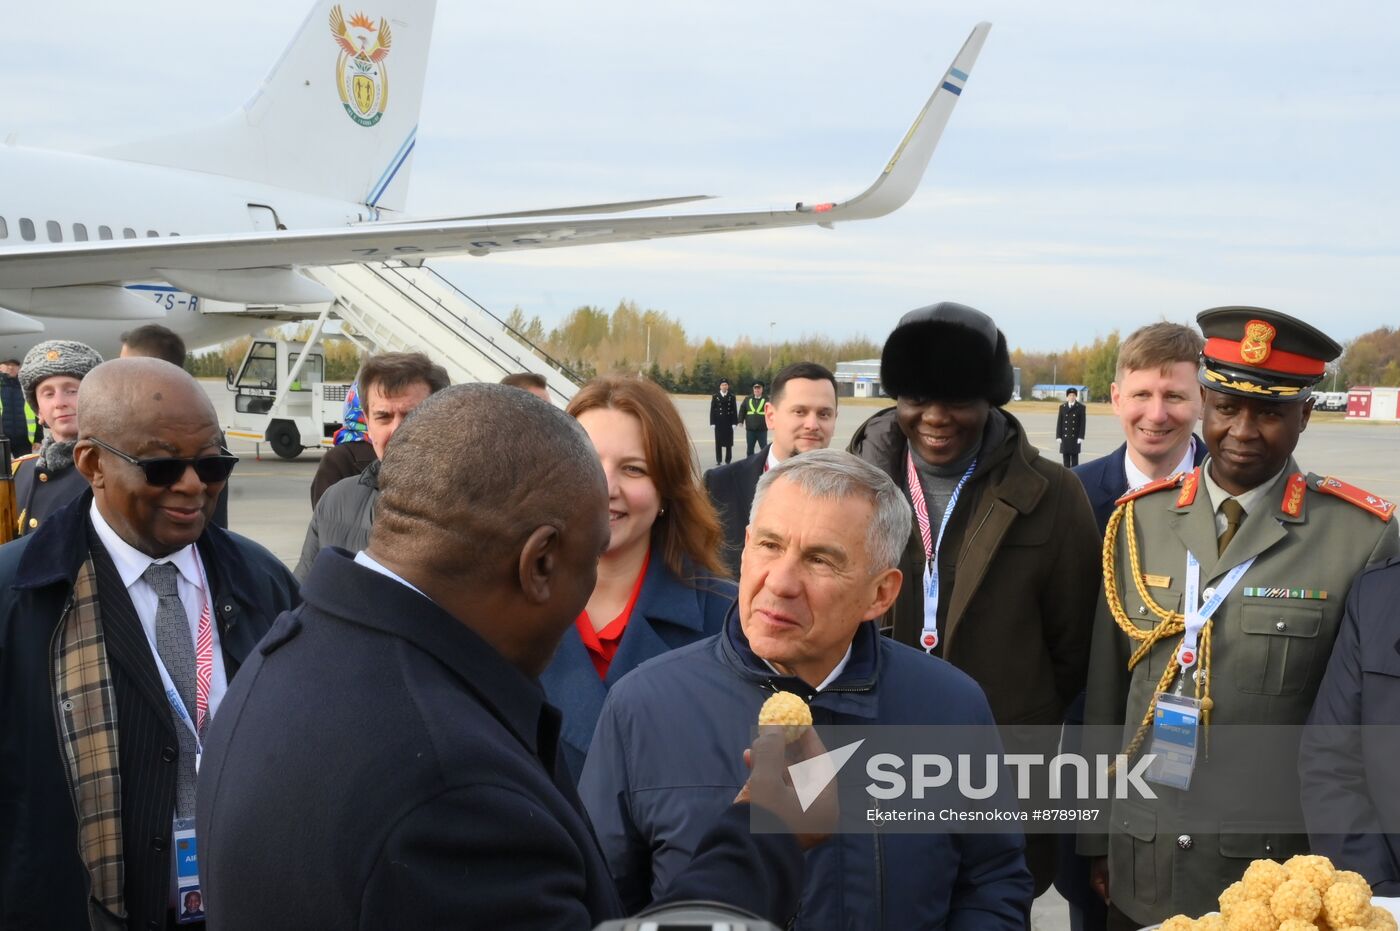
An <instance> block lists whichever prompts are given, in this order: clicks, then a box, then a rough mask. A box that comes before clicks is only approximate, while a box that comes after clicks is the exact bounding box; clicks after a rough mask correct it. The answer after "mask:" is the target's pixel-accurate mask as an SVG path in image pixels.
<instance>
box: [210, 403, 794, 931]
mask: <svg viewBox="0 0 1400 931" xmlns="http://www.w3.org/2000/svg"><path fill="white" fill-rule="evenodd" d="M463 431H465V434H464V433H463ZM522 489H528V490H529V491H528V493H524V492H523V491H522ZM483 501H489V502H493V506H492V507H482V506H481V504H480V502H483ZM378 508H379V510H378V514H377V519H376V521H375V524H374V529H373V531H372V533H371V536H370V542H369V546H368V548H367V549H366V550H364V551H363V552H361V553H359V554H358V555H356V556H355V557H353V558H352V557H351V556H350V555H349V554H347V553H345V552H344V551H341V550H334V549H329V550H325V551H323V552H322V553H321V555H320V557H319V558H318V559H317V561H316V563H315V565H314V566H313V567H312V570H311V573H310V575H309V576H308V577H307V579H306V584H305V586H304V588H303V593H304V597H305V598H306V604H305V605H304V606H303V607H302V608H301V610H299V611H296V612H294V613H291V614H285V615H283V616H282V617H281V618H279V619H278V621H277V623H276V625H275V626H274V627H273V630H272V632H271V633H270V634H269V635H268V636H267V638H266V639H265V640H264V641H263V643H262V645H261V647H260V649H259V652H258V655H257V656H256V657H254V658H253V659H252V660H251V661H250V662H249V664H248V666H247V667H246V668H245V670H244V674H243V675H242V676H241V677H240V679H239V682H238V683H237V685H236V687H235V688H234V689H233V690H231V691H230V693H229V697H228V706H229V707H228V709H227V710H226V711H225V713H224V714H222V715H220V717H219V720H218V722H217V724H216V726H215V728H214V730H213V733H211V734H210V736H209V740H208V744H207V751H206V753H205V759H204V765H203V768H202V769H201V771H200V794H199V824H200V828H201V831H203V832H204V836H203V850H202V851H201V863H200V870H201V875H202V877H203V878H204V882H205V886H206V891H205V897H206V899H207V900H208V901H209V902H210V903H211V904H210V906H209V909H208V913H209V916H210V922H211V926H212V927H214V928H236V929H241V928H257V927H335V928H346V927H403V928H429V927H462V926H466V925H470V926H473V927H483V928H507V927H508V928H580V929H583V928H591V927H593V926H594V925H596V924H597V923H599V922H601V921H604V920H607V919H611V918H617V917H621V906H620V904H619V899H618V896H617V892H616V890H615V888H614V887H613V884H612V881H611V879H610V878H609V876H608V871H607V864H606V863H605V862H604V860H603V856H602V854H601V852H600V851H599V849H598V846H597V842H596V840H595V839H594V836H593V831H592V828H591V826H590V825H589V822H588V819H587V816H586V815H585V814H584V812H583V810H582V806H581V803H580V802H579V800H578V796H577V794H576V793H575V792H574V790H573V786H572V783H571V782H570V780H569V778H568V776H567V774H566V773H565V772H564V768H563V767H562V766H561V765H560V754H559V732H560V716H559V713H558V712H557V711H556V710H554V709H553V708H551V707H550V706H549V705H548V704H546V702H545V698H544V692H543V690H542V689H541V687H540V685H539V682H538V678H537V677H538V676H539V674H540V672H541V671H542V670H543V669H544V668H545V666H546V665H548V663H549V661H550V658H551V656H552V655H553V653H554V651H555V648H556V646H557V645H558V643H559V639H560V637H561V636H562V635H563V633H564V631H565V629H567V628H568V627H569V626H570V625H571V624H573V622H574V619H575V618H576V617H577V615H578V613H579V611H580V610H582V608H583V606H584V605H585V604H586V603H587V600H588V596H589V593H590V592H591V590H592V588H593V584H594V581H595V577H596V570H597V560H598V556H599V554H601V553H602V552H603V550H604V549H605V548H606V547H607V544H608V538H609V531H608V519H607V513H608V512H607V491H606V482H605V480H604V477H603V472H602V468H601V466H600V464H599V463H598V459H597V455H596V453H595V452H594V451H593V449H592V446H591V445H590V443H589V442H588V437H587V436H586V435H585V434H584V433H583V431H582V429H581V428H579V427H578V425H577V422H576V421H574V420H572V419H571V418H569V417H568V416H567V415H565V414H564V413H563V412H562V411H559V410H557V409H555V408H553V407H551V406H550V405H548V404H546V403H544V402H542V401H540V400H538V399H536V398H534V397H532V396H531V395H529V394H527V393H526V392H523V391H520V390H517V389H515V388H510V387H506V386H501V385H485V384H471V385H460V386H457V387H455V388H449V389H447V390H445V391H442V392H439V393H438V394H436V395H434V396H433V397H432V398H430V399H428V400H427V401H425V402H424V403H423V404H421V405H420V406H419V407H418V409H417V410H416V411H415V412H414V414H413V416H412V417H411V418H409V419H408V420H407V421H406V422H405V423H404V425H403V427H402V428H401V429H400V430H399V431H398V432H397V433H396V435H395V437H394V440H393V442H392V443H390V444H389V446H388V448H387V454H386V456H385V457H384V459H383V466H382V468H381V471H380V498H379V505H378ZM775 742H776V743H775ZM781 743H782V738H781V737H780V736H777V735H768V736H767V737H766V738H763V739H760V741H759V742H758V743H757V744H756V745H755V748H754V755H755V757H756V758H760V759H757V760H756V762H755V769H754V777H753V779H752V780H751V787H752V790H753V795H752V797H753V798H754V799H755V802H756V804H761V805H762V808H763V810H765V811H773V812H777V813H778V814H779V815H780V816H782V815H784V814H785V815H787V816H789V817H792V816H794V813H795V812H796V811H797V808H798V806H797V802H796V799H795V796H793V794H792V792H791V790H790V787H789V788H785V789H784V788H778V787H779V786H782V764H781V758H782V753H783V750H782V746H781ZM807 749H808V751H811V750H812V749H813V748H812V747H811V745H810V742H809V745H808V747H807ZM741 797H743V796H741ZM328 799H333V800H335V802H334V803H331V802H328V801H327V800H328ZM788 806H790V807H788ZM749 813H750V806H749V805H748V804H735V805H733V806H731V807H730V808H729V809H728V810H727V811H726V812H725V814H724V815H723V816H722V817H721V818H720V819H719V820H718V821H717V822H716V827H715V829H714V830H713V831H712V832H711V833H710V834H709V835H708V836H707V838H706V840H705V841H704V842H703V843H702V844H701V845H700V847H699V849H698V850H697V852H696V855H695V858H694V860H693V861H692V864H691V867H690V868H689V869H688V870H687V871H686V872H685V873H683V874H682V875H681V876H680V877H679V878H678V880H677V882H676V883H675V884H674V885H673V886H672V887H671V888H670V889H669V890H668V895H669V896H670V897H672V898H676V899H710V900H721V901H724V902H727V903H729V904H731V905H735V906H739V907H742V908H747V909H750V910H752V911H755V912H758V913H760V914H762V915H765V916H766V917H768V918H770V919H772V920H774V921H776V922H777V923H779V924H782V923H785V922H786V921H787V919H789V918H790V917H791V916H792V915H793V914H794V912H795V909H796V906H797V899H798V895H799V894H800V887H801V873H802V867H801V855H800V852H799V845H798V843H796V842H794V839H793V837H792V836H790V835H787V834H754V833H750V831H749V827H748V823H747V822H748V818H749ZM759 813H760V811H759V810H758V809H757V808H755V809H754V814H755V815H757V814H759ZM308 889H310V890H315V891H316V894H315V895H307V890H308Z"/></svg>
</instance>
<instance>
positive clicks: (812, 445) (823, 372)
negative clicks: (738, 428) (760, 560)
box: [705, 362, 836, 578]
mask: <svg viewBox="0 0 1400 931" xmlns="http://www.w3.org/2000/svg"><path fill="white" fill-rule="evenodd" d="M766 417H767V421H768V429H769V430H771V431H772V433H773V442H772V443H771V444H770V445H769V446H768V447H767V448H766V449H760V450H759V451H758V452H756V453H754V454H753V455H751V456H749V457H748V458H747V459H741V460H739V461H738V462H735V463H731V464H729V465H723V466H717V467H716V468H713V469H711V470H710V471H708V472H706V473H705V490H706V491H708V492H709V493H710V503H711V504H713V505H714V506H715V510H716V511H717V512H718V513H719V519H720V523H721V524H722V525H723V529H724V552H723V553H722V554H721V555H722V556H723V558H724V564H725V565H726V566H728V567H729V571H730V573H732V574H733V575H734V577H735V578H738V576H739V560H740V558H741V557H742V556H743V552H744V530H745V528H747V527H748V525H749V508H750V507H751V506H752V505H753V492H754V489H755V488H756V487H758V480H759V478H760V477H762V475H763V473H764V472H767V471H768V470H769V469H771V468H772V467H773V466H776V465H777V464H778V463H780V462H782V461H783V460H784V459H786V458H788V457H789V456H795V455H797V454H798V453H803V452H807V451H808V450H811V449H826V448H827V447H828V446H830V445H831V436H832V434H833V433H835V432H836V376H834V375H832V374H831V372H830V370H828V369H827V367H826V366H824V365H818V364H817V363H815V362H794V363H793V364H792V365H789V366H787V367H786V368H784V369H783V370H782V371H781V372H779V373H778V377H777V378H775V379H773V394H772V397H770V398H769V399H768V410H767V414H766Z"/></svg>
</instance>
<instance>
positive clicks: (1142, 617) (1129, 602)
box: [1123, 585, 1181, 682]
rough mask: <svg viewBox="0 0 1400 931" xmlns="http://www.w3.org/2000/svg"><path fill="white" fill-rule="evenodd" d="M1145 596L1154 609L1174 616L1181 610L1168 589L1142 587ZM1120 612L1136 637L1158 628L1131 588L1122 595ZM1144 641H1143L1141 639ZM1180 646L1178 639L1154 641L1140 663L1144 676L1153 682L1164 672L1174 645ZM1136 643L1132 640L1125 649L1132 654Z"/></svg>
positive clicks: (1174, 593)
mask: <svg viewBox="0 0 1400 931" xmlns="http://www.w3.org/2000/svg"><path fill="white" fill-rule="evenodd" d="M1144 587H1145V588H1146V591H1147V594H1148V596H1149V597H1150V598H1151V599H1152V601H1153V603H1154V604H1155V605H1156V606H1157V608H1158V609H1160V610H1162V611H1165V612H1167V613H1171V614H1174V613H1176V612H1178V611H1180V610H1181V592H1179V591H1175V590H1173V589H1170V588H1155V587H1153V586H1150V585H1148V586H1144ZM1123 611H1124V613H1126V614H1127V616H1128V620H1130V621H1131V622H1132V624H1133V626H1134V627H1135V628H1137V630H1138V633H1139V634H1140V635H1145V634H1149V633H1151V632H1152V630H1153V629H1155V628H1156V627H1157V625H1158V624H1161V623H1162V619H1161V618H1159V617H1158V616H1157V615H1156V614H1155V613H1154V612H1153V610H1152V608H1151V606H1149V605H1148V604H1147V601H1146V600H1145V599H1144V598H1143V597H1142V594H1141V592H1139V591H1138V589H1137V588H1136V587H1135V586H1133V587H1130V588H1129V589H1128V590H1127V591H1126V592H1125V593H1124V594H1123ZM1144 639H1145V637H1144ZM1180 642H1181V635H1180V634H1178V635H1177V636H1175V637H1167V638H1166V639H1163V640H1159V641H1157V643H1156V644H1154V645H1153V647H1152V652H1151V653H1149V654H1148V655H1147V658H1146V659H1145V660H1144V662H1145V663H1146V664H1147V673H1148V675H1149V676H1152V677H1153V681H1154V682H1155V681H1156V680H1157V678H1159V677H1160V676H1161V675H1162V673H1163V672H1164V671H1165V670H1166V668H1167V663H1168V662H1169V661H1170V660H1171V657H1172V654H1173V653H1175V652H1176V647H1177V644H1178V643H1180ZM1140 643H1141V641H1140V640H1136V639H1135V640H1134V641H1133V642H1132V643H1131V644H1130V645H1129V646H1130V649H1133V650H1136V649H1137V647H1138V645H1139V644H1140Z"/></svg>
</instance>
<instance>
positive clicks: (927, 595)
mask: <svg viewBox="0 0 1400 931" xmlns="http://www.w3.org/2000/svg"><path fill="white" fill-rule="evenodd" d="M904 459H905V466H906V471H907V473H908V481H909V500H910V501H912V502H913V503H914V517H915V518H916V519H917V520H918V522H919V536H920V537H921V538H922V539H923V541H924V629H923V632H922V633H921V634H920V635H919V645H920V646H922V647H923V648H924V650H925V651H926V652H929V653H932V652H933V651H934V650H936V649H937V648H938V550H939V548H940V547H942V545H943V533H944V531H946V530H947V529H948V519H949V518H950V517H952V516H953V509H954V508H955V507H957V506H958V496H959V495H961V494H962V490H963V486H964V485H966V484H967V480H968V479H970V478H972V472H973V470H974V469H976V468H977V460H976V459H973V460H972V464H971V465H970V466H968V467H967V471H966V472H964V473H963V476H962V478H960V479H958V484H957V486H956V487H954V488H953V495H952V497H950V498H949V499H948V506H947V507H946V508H944V509H943V520H942V521H940V522H939V524H938V538H937V539H936V540H935V539H934V536H933V522H932V521H930V520H929V516H928V502H927V501H926V500H925V499H924V486H923V483H921V482H920V481H919V473H918V470H917V469H915V468H914V454H913V453H912V452H906V453H905V454H904Z"/></svg>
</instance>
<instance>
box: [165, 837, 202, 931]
mask: <svg viewBox="0 0 1400 931" xmlns="http://www.w3.org/2000/svg"><path fill="white" fill-rule="evenodd" d="M172 838H173V839H174V841H175V845H174V846H175V855H174V857H173V858H172V859H173V860H174V867H175V922H176V923H177V924H182V925H188V924H194V923H195V922H197V921H203V920H204V893H203V891H202V890H201V889H200V887H199V842H198V840H197V838H196V837H195V833H194V819H193V818H176V819H175V828H174V830H173V832H172Z"/></svg>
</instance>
